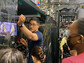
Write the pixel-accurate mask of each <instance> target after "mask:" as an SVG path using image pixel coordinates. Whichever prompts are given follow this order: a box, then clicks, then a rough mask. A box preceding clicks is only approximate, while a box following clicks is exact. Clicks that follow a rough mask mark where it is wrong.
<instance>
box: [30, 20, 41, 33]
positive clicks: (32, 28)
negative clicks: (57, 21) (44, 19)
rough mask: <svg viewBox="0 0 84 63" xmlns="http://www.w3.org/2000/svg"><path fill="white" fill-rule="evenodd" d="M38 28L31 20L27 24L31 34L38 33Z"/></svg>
mask: <svg viewBox="0 0 84 63" xmlns="http://www.w3.org/2000/svg"><path fill="white" fill-rule="evenodd" d="M39 26H40V25H39V24H38V23H37V22H36V21H34V20H31V21H30V23H29V29H30V31H31V32H36V31H38V28H39Z"/></svg>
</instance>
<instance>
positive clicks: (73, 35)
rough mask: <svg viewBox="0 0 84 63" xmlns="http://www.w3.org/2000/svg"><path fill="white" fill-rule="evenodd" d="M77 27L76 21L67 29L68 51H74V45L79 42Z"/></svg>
mask: <svg viewBox="0 0 84 63" xmlns="http://www.w3.org/2000/svg"><path fill="white" fill-rule="evenodd" d="M77 25H78V23H77V21H74V22H73V23H72V24H71V25H70V26H69V27H68V32H69V36H68V39H67V43H68V46H69V47H70V49H75V47H76V45H77V44H78V43H77V41H79V38H80V35H79V34H78V28H77Z"/></svg>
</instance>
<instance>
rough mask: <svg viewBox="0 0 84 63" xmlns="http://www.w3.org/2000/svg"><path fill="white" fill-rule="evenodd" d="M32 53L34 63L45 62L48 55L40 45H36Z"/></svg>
mask: <svg viewBox="0 0 84 63" xmlns="http://www.w3.org/2000/svg"><path fill="white" fill-rule="evenodd" d="M31 55H32V59H33V62H34V63H44V61H45V57H46V55H45V54H44V51H43V49H42V48H41V47H40V46H35V47H34V48H33V50H32V54H31Z"/></svg>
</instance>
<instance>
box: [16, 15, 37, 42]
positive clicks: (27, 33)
mask: <svg viewBox="0 0 84 63" xmlns="http://www.w3.org/2000/svg"><path fill="white" fill-rule="evenodd" d="M24 22H25V16H24V15H20V17H19V21H18V22H17V23H18V26H21V25H22V23H24ZM20 30H21V31H22V32H23V34H24V35H25V36H26V37H27V38H28V39H31V40H34V41H36V40H38V36H37V34H36V33H32V32H31V31H30V30H29V29H28V28H27V27H26V26H23V27H21V28H20Z"/></svg>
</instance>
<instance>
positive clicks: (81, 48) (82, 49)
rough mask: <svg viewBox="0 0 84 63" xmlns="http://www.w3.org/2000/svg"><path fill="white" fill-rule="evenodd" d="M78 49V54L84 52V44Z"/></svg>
mask: <svg viewBox="0 0 84 63" xmlns="http://www.w3.org/2000/svg"><path fill="white" fill-rule="evenodd" d="M76 50H77V55H78V54H80V53H82V52H84V44H83V45H81V46H79V47H78V48H76Z"/></svg>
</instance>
